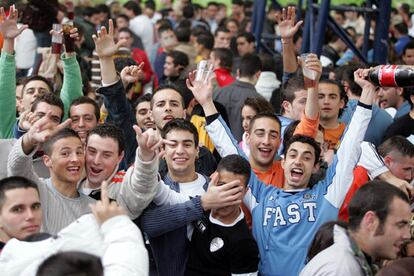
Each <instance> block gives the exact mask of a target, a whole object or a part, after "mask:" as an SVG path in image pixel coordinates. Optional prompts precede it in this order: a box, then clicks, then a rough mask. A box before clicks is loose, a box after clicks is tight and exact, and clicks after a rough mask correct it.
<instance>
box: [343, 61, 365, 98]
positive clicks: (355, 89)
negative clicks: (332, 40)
mask: <svg viewBox="0 0 414 276" xmlns="http://www.w3.org/2000/svg"><path fill="white" fill-rule="evenodd" d="M342 67H343V69H342V80H343V81H346V82H347V83H348V85H349V89H350V90H351V93H352V94H354V95H356V96H358V97H360V96H361V94H362V88H361V86H359V85H358V84H357V83H356V82H355V79H354V72H355V71H356V70H358V69H359V68H361V66H359V65H356V64H355V65H344V66H342Z"/></svg>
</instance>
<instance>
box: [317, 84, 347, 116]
mask: <svg viewBox="0 0 414 276" xmlns="http://www.w3.org/2000/svg"><path fill="white" fill-rule="evenodd" d="M323 83H325V84H332V85H336V86H337V87H338V89H339V99H341V100H343V101H344V108H341V109H339V115H338V118H339V117H341V115H342V113H343V112H344V110H345V108H346V104H347V103H348V95H347V94H346V92H345V89H344V86H343V85H342V84H341V83H340V82H338V81H336V80H331V79H321V80H320V81H319V84H323Z"/></svg>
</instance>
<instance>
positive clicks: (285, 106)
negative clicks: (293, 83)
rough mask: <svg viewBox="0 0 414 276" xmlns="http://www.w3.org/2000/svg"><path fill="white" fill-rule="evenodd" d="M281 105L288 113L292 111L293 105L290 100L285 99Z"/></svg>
mask: <svg viewBox="0 0 414 276" xmlns="http://www.w3.org/2000/svg"><path fill="white" fill-rule="evenodd" d="M281 105H282V107H283V109H284V110H285V112H286V113H288V112H290V106H291V104H290V102H288V101H286V100H284V101H283V102H282V104H281Z"/></svg>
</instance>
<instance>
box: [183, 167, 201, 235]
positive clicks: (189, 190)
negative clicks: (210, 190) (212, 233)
mask: <svg viewBox="0 0 414 276" xmlns="http://www.w3.org/2000/svg"><path fill="white" fill-rule="evenodd" d="M205 183H206V180H205V178H204V177H203V176H202V175H201V174H199V173H197V179H196V180H194V181H191V182H183V183H180V193H181V194H185V195H186V196H189V197H196V196H201V195H203V194H204V193H205V192H206V191H204V189H203V186H204V184H205ZM193 230H194V227H193V224H192V223H190V224H187V237H188V239H189V240H191V236H192V235H193Z"/></svg>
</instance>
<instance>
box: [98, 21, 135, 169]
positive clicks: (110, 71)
mask: <svg viewBox="0 0 414 276" xmlns="http://www.w3.org/2000/svg"><path fill="white" fill-rule="evenodd" d="M93 40H94V41H95V47H96V53H97V55H98V56H99V62H100V65H101V77H102V84H103V86H102V87H101V88H99V89H98V90H97V93H100V94H102V95H104V104H105V107H106V109H107V110H108V113H109V116H110V118H111V119H112V121H113V123H114V124H115V125H117V126H118V127H120V128H122V129H123V131H124V135H125V160H126V161H127V164H128V165H130V164H133V163H134V159H135V150H136V148H137V142H136V140H135V138H134V137H135V132H134V130H133V128H132V126H133V125H134V124H136V118H135V114H134V112H133V110H132V107H131V105H130V104H129V102H128V100H127V98H126V96H125V89H124V86H123V84H122V81H121V80H120V78H119V77H118V75H117V73H116V69H115V63H114V59H113V55H114V54H115V53H116V52H117V51H118V49H119V43H118V44H115V42H114V26H113V22H112V20H109V29H108V31H107V30H106V28H105V27H102V28H101V30H100V31H99V32H98V35H97V36H96V35H93Z"/></svg>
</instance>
